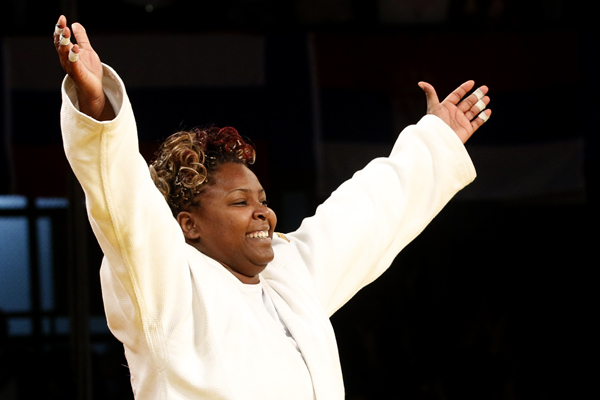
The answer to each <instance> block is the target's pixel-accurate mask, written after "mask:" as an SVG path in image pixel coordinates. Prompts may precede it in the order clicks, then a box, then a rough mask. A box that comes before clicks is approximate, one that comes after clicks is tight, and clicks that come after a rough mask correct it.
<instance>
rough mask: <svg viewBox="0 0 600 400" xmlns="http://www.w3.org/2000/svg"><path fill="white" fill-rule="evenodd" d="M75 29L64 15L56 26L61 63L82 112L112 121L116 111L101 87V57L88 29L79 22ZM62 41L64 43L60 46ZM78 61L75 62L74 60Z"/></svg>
mask: <svg viewBox="0 0 600 400" xmlns="http://www.w3.org/2000/svg"><path fill="white" fill-rule="evenodd" d="M72 28H73V29H72V32H71V29H69V27H67V18H66V17H65V16H64V15H61V16H60V18H59V19H58V22H57V23H56V29H55V32H54V46H55V47H56V51H57V53H58V57H59V59H60V64H61V65H62V67H63V69H64V70H65V72H66V73H67V74H68V75H69V76H70V77H71V79H72V80H73V83H74V84H75V89H76V90H77V97H78V100H79V110H80V111H81V112H82V113H84V114H86V115H89V116H90V117H92V118H94V119H96V120H98V121H107V120H110V119H113V118H114V117H115V113H114V110H113V108H112V106H111V104H110V102H109V101H108V99H107V98H106V95H105V94H104V90H103V88H102V63H101V62H100V57H98V54H96V52H95V51H94V49H93V48H92V45H91V44H90V41H89V39H88V37H87V33H86V31H85V28H84V27H83V26H82V25H81V24H79V23H74V24H73V25H72ZM61 30H62V35H61ZM71 33H72V34H73V35H71ZM71 36H73V37H75V39H77V44H73V43H71V42H70V41H71V39H72V37H71ZM67 39H68V40H67ZM61 40H62V42H63V44H61ZM70 53H72V54H70ZM74 55H75V56H74ZM70 56H71V58H70ZM75 58H76V61H71V60H74V59H75Z"/></svg>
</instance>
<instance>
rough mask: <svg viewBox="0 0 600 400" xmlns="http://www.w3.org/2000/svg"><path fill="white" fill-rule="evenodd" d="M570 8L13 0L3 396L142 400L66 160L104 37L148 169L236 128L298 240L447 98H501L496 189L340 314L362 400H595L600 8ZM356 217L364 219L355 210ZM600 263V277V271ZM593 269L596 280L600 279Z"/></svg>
mask: <svg viewBox="0 0 600 400" xmlns="http://www.w3.org/2000/svg"><path fill="white" fill-rule="evenodd" d="M592 7H593V5H592V4H590V3H589V2H584V1H578V0H572V1H566V0H522V1H517V0H295V1H292V0H290V1H284V0H278V1H277V0H222V1H201V0H198V1H187V0H102V1H97V0H87V1H83V0H54V1H52V0H45V1H41V0H4V1H3V6H2V15H3V18H2V20H3V22H2V26H1V27H0V31H1V32H2V37H1V40H0V53H1V58H0V92H1V96H0V104H1V107H0V115H1V123H0V138H1V140H0V399H1V400H5V399H6V400H13V399H31V398H38V397H42V396H43V397H44V398H46V399H54V398H60V399H103V398H112V399H131V398H133V396H132V394H131V388H130V385H129V377H128V370H127V367H126V361H125V359H124V357H123V349H122V346H121V345H120V343H118V342H117V341H116V340H115V339H114V338H113V337H112V336H111V334H110V332H109V331H108V329H107V327H106V321H105V318H104V314H103V306H102V300H101V294H100V288H99V278H98V269H99V265H100V260H101V257H102V255H101V252H100V250H99V248H98V246H97V244H96V242H95V239H94V237H93V235H92V233H91V230H90V229H89V227H88V222H87V217H86V214H85V210H84V201H83V198H82V194H81V190H80V188H79V186H78V184H77V182H76V181H75V180H74V178H73V176H72V175H71V173H70V171H69V168H68V165H67V162H66V160H65V157H64V153H63V150H62V145H61V138H60V125H59V109H60V101H61V99H60V83H61V80H62V78H63V76H64V74H63V72H62V70H61V68H60V65H59V63H58V60H57V57H56V55H55V50H54V47H53V44H52V32H53V29H54V24H55V23H56V20H57V19H58V16H59V15H60V14H64V15H66V16H67V20H68V21H69V22H70V23H72V22H75V21H79V22H81V23H83V24H84V26H85V27H86V28H87V31H88V33H89V35H90V38H91V41H92V44H93V45H94V48H95V49H96V51H97V52H98V53H99V54H100V57H101V58H102V60H103V61H104V62H105V63H107V64H109V65H111V66H112V67H113V68H115V69H116V70H117V71H118V72H119V74H120V75H121V77H122V78H123V80H124V82H125V84H126V86H127V89H128V93H129V96H130V98H131V102H132V104H133V108H134V111H135V113H136V119H137V123H138V128H139V136H140V147H141V151H142V153H143V155H144V156H145V157H147V158H148V159H149V158H150V157H152V154H153V152H154V151H155V150H156V148H157V146H158V144H159V143H160V141H161V140H162V139H164V138H166V137H167V136H168V135H169V134H171V133H173V132H175V131H176V130H179V129H181V128H191V127H194V126H197V125H206V124H215V125H217V126H222V125H231V126H234V127H236V128H237V129H238V130H239V131H240V132H241V134H242V135H244V136H248V137H250V138H251V139H252V140H253V141H254V142H255V143H256V145H257V148H258V159H257V164H256V168H255V172H256V173H257V175H258V176H259V178H260V179H261V181H262V183H263V185H264V186H265V187H266V189H267V191H268V193H269V197H270V200H271V205H272V207H273V208H274V209H275V211H276V212H277V214H278V217H279V223H280V224H279V226H278V230H280V231H282V232H286V231H291V230H294V229H295V228H296V227H297V226H298V225H299V223H300V221H301V219H302V218H304V217H306V216H309V215H312V213H313V212H314V210H315V208H316V206H317V205H318V204H319V203H320V202H322V201H323V200H324V199H325V198H326V197H327V195H328V194H329V193H330V192H331V190H333V189H335V187H336V186H337V185H339V183H341V182H342V181H343V180H345V179H347V178H348V177H350V176H351V175H352V173H353V172H354V171H356V170H357V169H359V168H361V167H362V166H364V165H365V164H366V163H367V162H368V161H369V160H370V159H372V158H373V157H377V156H385V155H386V154H387V153H388V152H389V151H390V149H391V146H392V143H393V142H394V140H395V138H396V137H397V134H398V133H399V132H400V131H401V130H402V128H403V127H404V126H406V125H408V124H412V123H416V122H417V121H418V120H419V118H420V117H421V116H422V115H423V114H424V111H425V98H424V96H423V94H422V92H421V91H420V89H419V88H418V87H417V82H418V81H419V80H426V81H428V82H430V83H432V84H433V85H434V86H435V87H436V89H437V91H438V93H439V94H440V96H441V97H443V96H445V95H446V94H447V93H448V92H450V91H451V90H453V89H454V88H455V87H456V86H458V85H459V84H460V83H462V82H463V81H465V80H467V79H475V81H476V83H477V84H487V85H488V86H489V87H490V96H491V98H492V101H491V105H490V108H492V109H493V111H494V115H493V116H492V118H491V119H490V121H489V122H488V123H487V124H486V125H485V126H484V127H483V128H482V129H480V131H479V132H478V133H477V134H476V135H475V136H474V137H473V138H472V139H471V140H470V141H469V143H468V144H467V148H468V150H469V153H470V154H471V156H472V158H473V161H474V163H475V166H476V168H477V170H478V179H477V180H476V181H475V183H473V184H472V185H470V186H469V187H467V188H466V189H464V190H463V191H462V192H461V193H459V195H457V196H456V197H455V198H454V199H453V200H452V201H451V203H450V204H449V205H448V206H447V207H446V208H445V209H444V210H443V211H442V213H441V214H440V215H439V216H438V217H437V218H436V219H435V220H434V221H433V222H432V224H431V225H430V226H429V227H428V228H426V230H425V231H424V232H423V234H422V235H420V236H419V237H418V238H417V239H416V240H415V241H414V242H413V243H411V244H410V245H409V246H408V247H407V248H406V249H405V250H404V251H403V252H402V253H401V254H400V255H399V256H398V257H397V259H396V260H395V262H394V265H393V266H392V267H391V268H390V269H389V271H388V272H386V273H385V274H384V275H383V276H382V277H381V278H380V279H379V280H377V281H376V282H375V283H373V284H371V285H370V286H368V287H366V288H365V289H363V290H362V291H361V292H359V293H358V295H357V296H356V297H355V298H354V299H352V300H351V301H350V302H349V303H348V304H347V305H346V306H345V307H344V308H342V309H341V310H340V311H339V312H338V313H336V314H335V315H334V316H333V318H332V322H333V324H334V328H335V329H336V334H337V337H338V342H339V349H340V356H341V360H342V366H343V370H344V376H345V384H346V390H347V398H348V399H350V400H365V399H384V398H386V399H387V398H390V399H396V398H398V399H439V400H444V399H564V398H582V397H589V396H590V395H593V393H597V392H598V389H597V388H596V387H594V386H593V383H596V381H597V373H595V371H594V372H592V369H591V368H590V367H589V366H588V364H589V363H591V362H594V361H595V358H596V357H595V355H596V342H597V336H595V335H594V334H593V333H592V331H591V330H592V318H591V317H592V316H593V315H595V312H594V311H593V310H594V309H595V307H594V306H593V304H594V303H595V301H594V300H593V299H594V298H596V296H593V293H594V292H595V291H594V289H593V286H594V282H595V280H594V278H593V274H592V270H593V268H597V266H598V257H597V255H596V253H595V252H594V250H593V248H594V246H597V242H598V171H599V155H598V147H599V146H598V127H597V125H596V123H595V117H594V115H595V114H596V113H597V112H598V111H597V110H596V108H597V107H596V101H595V100H596V99H595V96H596V93H597V91H598V88H599V79H598V71H599V70H600V69H599V65H598V59H597V57H596V56H594V54H596V53H597V52H598V39H599V32H598V24H597V23H596V21H595V16H596V15H597V13H596V12H595V10H593V9H592ZM349 217H350V218H351V216H349ZM593 260H596V261H593ZM594 265H596V267H594Z"/></svg>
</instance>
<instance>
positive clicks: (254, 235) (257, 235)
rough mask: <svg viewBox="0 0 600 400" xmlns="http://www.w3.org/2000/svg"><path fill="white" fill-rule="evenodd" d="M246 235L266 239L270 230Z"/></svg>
mask: <svg viewBox="0 0 600 400" xmlns="http://www.w3.org/2000/svg"><path fill="white" fill-rule="evenodd" d="M246 236H247V237H249V238H254V239H266V238H268V237H269V231H260V232H252V233H249V234H248V235H246Z"/></svg>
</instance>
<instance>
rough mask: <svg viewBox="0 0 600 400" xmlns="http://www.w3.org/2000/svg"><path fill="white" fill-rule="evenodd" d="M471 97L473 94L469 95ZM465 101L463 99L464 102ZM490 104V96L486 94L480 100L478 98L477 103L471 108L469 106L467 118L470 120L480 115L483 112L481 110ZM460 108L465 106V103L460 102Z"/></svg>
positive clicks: (466, 113)
mask: <svg viewBox="0 0 600 400" xmlns="http://www.w3.org/2000/svg"><path fill="white" fill-rule="evenodd" d="M469 97H471V96H469ZM464 102H465V101H463V103H464ZM488 104H490V98H489V97H488V96H484V97H482V98H481V99H480V100H477V102H476V103H475V104H473V105H472V106H471V108H469V109H468V110H467V111H466V112H465V113H464V114H465V117H467V119H468V120H469V121H470V120H472V119H473V118H475V117H476V116H477V115H479V114H480V113H481V111H483V110H485V109H486V108H487V106H488ZM458 108H459V109H462V108H463V104H462V103H461V104H459V107H458Z"/></svg>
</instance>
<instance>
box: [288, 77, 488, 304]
mask: <svg viewBox="0 0 600 400" xmlns="http://www.w3.org/2000/svg"><path fill="white" fill-rule="evenodd" d="M420 86H421V87H422V88H423V90H424V91H425V94H426V96H427V113H428V115H426V116H425V117H423V118H422V119H421V121H419V122H418V123H417V124H416V125H411V126H409V127H407V128H405V129H404V130H403V131H402V133H401V134H400V135H399V137H398V139H397V141H396V143H395V145H394V147H393V149H392V151H391V154H390V156H389V157H385V158H378V159H375V160H373V161H371V162H370V163H369V165H367V166H366V167H365V168H364V169H362V170H361V171H358V172H357V173H356V174H355V175H354V176H353V177H352V179H350V180H348V181H346V182H344V183H343V184H342V185H341V186H340V187H339V188H338V189H337V190H336V191H335V192H333V193H332V195H331V197H330V198H329V199H328V200H326V201H325V202H324V203H323V204H322V205H321V206H319V207H318V208H317V212H316V214H315V216H314V217H311V218H307V219H305V220H304V221H303V223H302V225H301V226H300V228H299V229H298V230H297V231H296V232H293V233H291V234H289V235H288V237H289V239H290V241H291V245H290V246H287V247H286V246H285V245H282V246H280V247H281V249H282V250H280V251H281V252H286V251H289V252H291V253H296V256H297V257H298V258H301V259H303V260H304V263H305V265H307V266H308V268H309V272H310V274H311V275H312V278H313V280H314V282H315V283H316V286H317V290H318V293H319V297H320V300H321V302H322V304H323V305H324V306H325V308H326V310H327V311H328V312H329V313H330V314H331V313H333V312H335V311H336V310H337V309H338V308H339V307H340V306H342V305H343V304H344V303H345V302H346V301H348V300H349V299H350V298H351V297H352V296H353V295H354V294H355V293H356V292H357V291H358V290H359V289H360V288H362V287H364V286H365V285H367V284H368V283H370V282H371V281H373V280H374V279H376V278H377V277H378V276H379V275H381V274H382V273H383V272H384V271H385V270H386V269H387V268H388V267H389V265H390V264H391V262H392V261H393V259H394V258H395V257H396V255H397V254H398V253H399V252H400V251H401V250H402V249H403V248H404V247H405V246H406V245H407V244H408V243H410V242H411V241H412V240H413V239H414V238H415V237H416V236H417V235H418V234H419V233H420V232H421V231H422V230H423V229H424V228H425V227H426V226H427V224H429V222H430V221H431V219H432V218H434V217H435V215H437V213H438V212H439V211H440V210H441V209H442V208H443V207H444V206H445V205H446V203H447V202H448V201H449V200H450V199H451V198H452V197H453V196H454V194H456V192H458V191H459V190H461V189H462V188H463V187H464V186H466V185H467V184H469V183H470V182H471V181H472V180H473V179H474V178H475V169H474V167H473V164H472V162H471V160H470V158H469V156H468V154H467V152H466V150H465V147H464V145H463V143H464V142H465V141H466V140H467V139H468V138H469V137H470V136H471V135H472V134H473V133H474V132H475V131H476V130H477V129H478V128H479V127H480V126H481V125H482V124H483V123H484V122H485V120H486V119H487V118H488V117H489V116H490V115H491V111H490V110H485V111H482V110H483V109H484V108H485V107H486V106H487V104H488V103H489V101H490V99H489V97H487V96H486V93H487V90H488V89H487V87H485V86H482V87H480V88H479V89H477V90H476V91H475V92H473V93H472V94H470V95H467V93H468V91H469V90H471V89H472V88H473V86H474V82H473V81H468V82H466V83H464V84H462V85H461V86H460V87H458V88H457V89H456V90H455V91H453V92H452V93H451V94H450V95H449V96H448V97H447V98H446V99H445V100H444V101H443V102H441V103H440V102H439V100H438V98H437V95H436V93H435V90H434V89H433V87H432V86H431V85H429V84H427V83H424V82H422V83H420ZM461 142H462V143H461Z"/></svg>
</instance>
